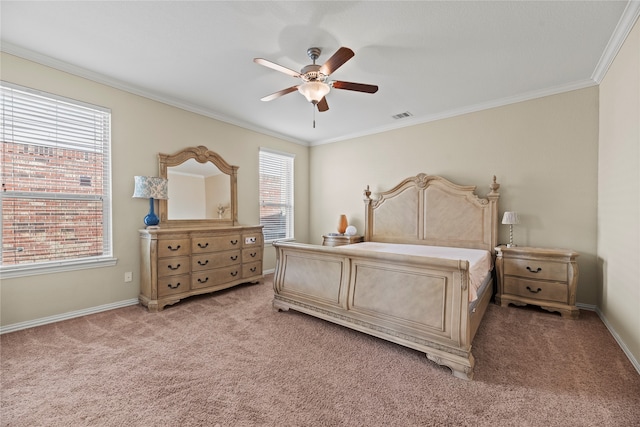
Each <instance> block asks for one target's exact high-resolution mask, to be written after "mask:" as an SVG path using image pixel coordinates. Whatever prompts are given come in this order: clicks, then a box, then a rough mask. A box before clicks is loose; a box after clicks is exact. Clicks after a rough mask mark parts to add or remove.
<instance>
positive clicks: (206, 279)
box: [198, 277, 209, 283]
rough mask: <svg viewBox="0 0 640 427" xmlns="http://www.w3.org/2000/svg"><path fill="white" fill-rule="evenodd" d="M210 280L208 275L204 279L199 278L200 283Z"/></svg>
mask: <svg viewBox="0 0 640 427" xmlns="http://www.w3.org/2000/svg"><path fill="white" fill-rule="evenodd" d="M208 281H209V278H208V277H206V278H205V279H204V280H202V279H200V278H198V283H207V282H208Z"/></svg>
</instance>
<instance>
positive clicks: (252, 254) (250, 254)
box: [250, 252, 258, 258]
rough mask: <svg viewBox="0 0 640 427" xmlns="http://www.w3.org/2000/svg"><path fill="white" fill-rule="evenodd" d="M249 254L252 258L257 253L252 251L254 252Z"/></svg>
mask: <svg viewBox="0 0 640 427" xmlns="http://www.w3.org/2000/svg"><path fill="white" fill-rule="evenodd" d="M250 255H251V258H254V257H255V256H256V255H258V254H257V253H256V252H254V253H252V254H250Z"/></svg>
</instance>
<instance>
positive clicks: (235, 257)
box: [229, 255, 238, 261]
mask: <svg viewBox="0 0 640 427" xmlns="http://www.w3.org/2000/svg"><path fill="white" fill-rule="evenodd" d="M229 258H231V261H235V260H237V259H238V255H234V256H232V257H229Z"/></svg>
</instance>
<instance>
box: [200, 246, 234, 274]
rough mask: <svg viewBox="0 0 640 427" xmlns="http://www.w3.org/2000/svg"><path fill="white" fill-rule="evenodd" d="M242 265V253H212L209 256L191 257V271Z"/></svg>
mask: <svg viewBox="0 0 640 427" xmlns="http://www.w3.org/2000/svg"><path fill="white" fill-rule="evenodd" d="M234 264H240V251H239V250H237V251H224V252H212V253H209V254H202V255H193V256H192V257H191V270H192V271H201V270H210V269H212V268H218V267H225V266H227V265H234Z"/></svg>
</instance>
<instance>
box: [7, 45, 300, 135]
mask: <svg viewBox="0 0 640 427" xmlns="http://www.w3.org/2000/svg"><path fill="white" fill-rule="evenodd" d="M0 51H2V52H5V53H8V54H10V55H14V56H17V57H20V58H23V59H26V60H28V61H32V62H35V63H38V64H40V65H44V66H46V67H50V68H54V69H56V70H59V71H62V72H65V73H69V74H73V75H74V76H78V77H82V78H85V79H87V80H91V81H94V82H96V83H100V84H104V85H106V86H110V87H113V88H115V89H119V90H122V91H125V92H128V93H132V94H134V95H138V96H141V97H143V98H147V99H151V100H153V101H157V102H161V103H163V104H167V105H171V106H172V107H176V108H180V109H181V110H185V111H189V112H191V113H196V114H199V115H201V116H205V117H209V118H212V119H215V120H218V121H220V122H224V123H228V124H231V125H234V126H238V127H240V128H243V129H247V130H250V131H253V132H257V133H260V134H262V135H267V136H271V137H274V138H278V139H282V140H285V141H289V142H293V143H296V144H300V145H305V146H306V145H308V143H307V142H305V141H300V140H297V139H295V138H291V137H290V136H287V135H283V134H280V133H277V132H271V131H268V130H265V129H263V128H259V127H257V126H254V125H252V124H250V123H247V122H245V121H242V120H238V119H234V118H231V117H227V116H223V115H221V114H219V113H217V112H215V111H212V110H209V109H206V108H202V107H200V106H198V105H194V104H190V103H187V102H184V101H182V100H179V99H176V98H170V97H166V96H163V95H160V94H158V93H156V92H153V91H150V90H148V89H144V88H141V87H139V86H135V85H131V84H129V83H126V82H123V81H122V80H118V79H114V78H112V77H109V76H106V75H104V74H101V73H98V72H95V71H91V70H87V69H85V68H82V67H79V66H77V65H73V64H70V63H68V62H65V61H61V60H59V59H56V58H52V57H50V56H47V55H43V54H41V53H38V52H34V51H32V50H29V49H25V48H23V47H20V46H17V45H15V44H13V43H9V42H5V41H2V44H1V45H0Z"/></svg>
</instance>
